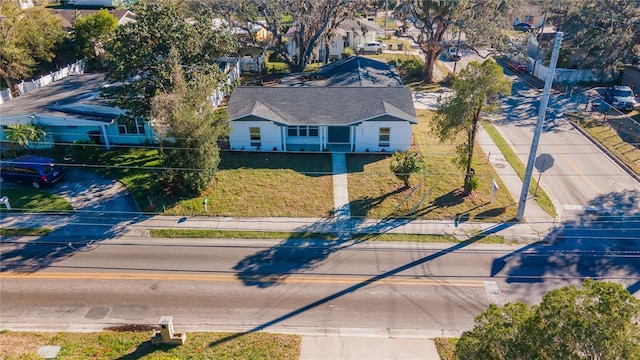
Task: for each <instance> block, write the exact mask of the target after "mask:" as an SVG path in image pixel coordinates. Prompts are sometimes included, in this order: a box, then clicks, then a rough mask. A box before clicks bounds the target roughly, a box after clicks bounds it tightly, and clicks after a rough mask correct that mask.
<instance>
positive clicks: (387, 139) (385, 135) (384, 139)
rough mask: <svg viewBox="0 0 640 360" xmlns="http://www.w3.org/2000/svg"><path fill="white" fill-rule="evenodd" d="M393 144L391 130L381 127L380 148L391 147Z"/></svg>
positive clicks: (379, 134)
mask: <svg viewBox="0 0 640 360" xmlns="http://www.w3.org/2000/svg"><path fill="white" fill-rule="evenodd" d="M390 143H391V128H390V127H381V128H380V130H379V133H378V146H379V147H389V146H390Z"/></svg>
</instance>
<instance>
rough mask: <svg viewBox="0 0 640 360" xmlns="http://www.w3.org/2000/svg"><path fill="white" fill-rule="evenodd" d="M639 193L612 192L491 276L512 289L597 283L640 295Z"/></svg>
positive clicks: (503, 261)
mask: <svg viewBox="0 0 640 360" xmlns="http://www.w3.org/2000/svg"><path fill="white" fill-rule="evenodd" d="M639 245H640V191H637V190H626V191H621V192H612V193H609V194H606V195H602V196H600V197H598V198H596V199H594V200H592V201H591V202H590V203H589V204H588V205H587V206H586V207H585V209H584V210H583V211H582V212H581V213H579V214H578V215H577V217H576V218H575V219H574V220H570V221H567V222H565V223H564V224H562V225H561V226H559V227H557V228H555V229H553V230H552V231H551V233H549V234H548V235H547V236H546V237H545V239H544V240H543V241H541V242H538V243H535V244H531V245H528V246H525V247H523V248H521V249H519V250H517V251H514V252H512V253H510V254H508V255H506V256H503V257H501V258H499V259H496V260H494V262H493V266H492V271H491V275H492V276H504V277H505V278H506V281H507V282H509V283H525V284H530V283H544V282H547V281H558V280H559V281H563V282H569V281H571V280H573V279H583V278H595V279H609V280H616V281H621V282H623V283H625V284H627V286H628V290H629V291H630V292H632V293H634V292H636V291H638V290H639V289H640V281H639V280H638V278H640V260H639V256H640V253H639V252H638V246H639Z"/></svg>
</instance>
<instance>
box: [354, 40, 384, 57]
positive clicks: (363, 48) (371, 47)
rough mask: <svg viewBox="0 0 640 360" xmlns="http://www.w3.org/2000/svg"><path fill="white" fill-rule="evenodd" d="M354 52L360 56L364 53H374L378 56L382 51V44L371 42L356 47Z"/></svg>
mask: <svg viewBox="0 0 640 360" xmlns="http://www.w3.org/2000/svg"><path fill="white" fill-rule="evenodd" d="M356 50H357V51H358V53H361V54H362V53H364V52H374V53H376V54H380V53H382V50H384V44H383V43H381V42H378V41H371V42H368V43H366V44H361V45H358V46H357V47H356Z"/></svg>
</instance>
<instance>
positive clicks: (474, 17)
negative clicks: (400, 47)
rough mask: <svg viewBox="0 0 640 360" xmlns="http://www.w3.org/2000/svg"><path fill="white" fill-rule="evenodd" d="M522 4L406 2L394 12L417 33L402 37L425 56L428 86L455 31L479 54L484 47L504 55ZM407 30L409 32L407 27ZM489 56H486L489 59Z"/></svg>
mask: <svg viewBox="0 0 640 360" xmlns="http://www.w3.org/2000/svg"><path fill="white" fill-rule="evenodd" d="M521 2H522V1H521V0H511V1H505V0H446V1H445V0H406V1H403V2H402V3H400V4H398V6H397V7H396V8H395V10H394V15H395V17H396V18H397V19H400V20H401V21H404V22H405V23H406V24H410V25H411V26H412V27H413V28H414V29H415V30H414V31H413V32H411V31H409V32H407V31H404V32H403V33H401V34H400V35H401V36H404V37H409V38H412V39H413V40H414V41H415V42H416V44H418V46H419V47H420V49H421V50H422V51H423V52H424V54H425V55H424V56H425V58H424V63H425V64H424V82H427V83H430V82H432V81H433V68H434V66H435V64H436V60H437V59H438V57H439V56H440V53H441V52H442V50H443V49H444V47H445V45H444V44H443V41H444V39H445V34H446V33H447V31H448V30H450V28H451V27H457V28H459V29H461V30H462V31H463V32H464V33H465V37H466V45H467V46H468V47H469V48H470V49H471V50H474V51H476V53H479V51H478V49H479V48H481V47H491V49H492V51H490V53H491V52H500V51H503V50H504V49H505V48H506V47H507V44H508V42H509V37H508V36H507V35H505V33H504V31H503V30H505V29H507V28H509V23H508V21H507V17H508V14H509V13H510V12H511V11H512V10H513V9H514V8H515V7H516V6H517V5H518V4H520V3H521ZM404 30H407V29H406V27H405V28H404ZM485 56H486V55H485Z"/></svg>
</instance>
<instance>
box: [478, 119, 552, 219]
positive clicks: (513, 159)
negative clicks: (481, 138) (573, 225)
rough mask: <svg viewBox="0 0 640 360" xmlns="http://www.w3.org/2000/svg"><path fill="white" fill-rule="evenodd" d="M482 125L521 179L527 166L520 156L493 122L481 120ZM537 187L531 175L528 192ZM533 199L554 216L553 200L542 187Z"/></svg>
mask: <svg viewBox="0 0 640 360" xmlns="http://www.w3.org/2000/svg"><path fill="white" fill-rule="evenodd" d="M482 127H483V128H484V130H485V131H486V132H487V134H489V136H490V137H491V139H493V142H494V143H495V144H496V146H498V149H500V152H502V155H503V156H504V158H505V159H506V160H507V162H509V164H510V165H511V167H512V168H513V169H514V170H515V171H516V173H517V174H518V177H520V180H523V179H524V174H525V172H526V170H527V168H526V167H525V165H524V164H523V163H522V162H521V161H520V158H518V155H516V153H515V152H513V150H512V149H511V146H509V144H507V141H506V140H505V139H504V138H503V137H502V135H500V132H498V129H496V127H495V126H494V125H493V123H491V121H483V122H482ZM537 187H538V182H537V181H536V179H534V178H533V177H532V178H531V184H529V192H530V193H532V194H533V192H534V191H536V188H537ZM535 200H536V202H537V203H538V205H540V207H541V208H542V210H544V211H545V212H546V213H547V214H549V215H551V216H552V217H556V208H555V207H554V206H553V202H551V199H550V198H549V195H547V193H546V192H545V191H544V190H543V189H542V188H538V190H537V195H536V197H535Z"/></svg>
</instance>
